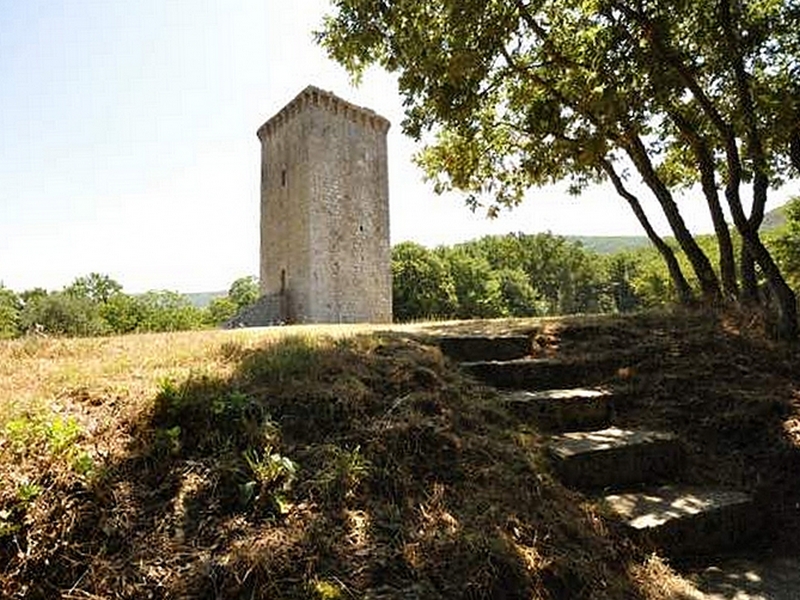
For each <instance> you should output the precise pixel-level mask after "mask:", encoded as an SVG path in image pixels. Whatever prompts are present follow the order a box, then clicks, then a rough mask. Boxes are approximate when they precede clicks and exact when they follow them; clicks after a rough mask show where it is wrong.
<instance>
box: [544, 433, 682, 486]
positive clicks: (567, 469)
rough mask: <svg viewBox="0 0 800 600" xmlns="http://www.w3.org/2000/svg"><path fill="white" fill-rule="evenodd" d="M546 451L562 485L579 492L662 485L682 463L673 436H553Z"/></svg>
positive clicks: (627, 434)
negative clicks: (653, 483)
mask: <svg viewBox="0 0 800 600" xmlns="http://www.w3.org/2000/svg"><path fill="white" fill-rule="evenodd" d="M548 450H549V452H550V455H551V457H552V461H553V467H554V469H555V471H556V472H557V473H558V475H559V477H560V479H561V481H562V482H563V483H564V484H565V485H567V486H569V487H574V488H580V489H592V488H621V487H624V486H629V485H634V484H644V483H649V482H658V481H665V480H666V479H667V478H668V477H669V476H671V475H673V474H674V473H675V472H676V471H677V470H678V469H679V468H680V466H681V463H682V462H683V449H682V447H681V445H680V444H679V442H678V440H677V438H676V437H675V436H674V435H673V434H671V433H664V432H658V431H642V430H629V429H619V428H617V427H609V428H607V429H600V430H596V431H576V432H571V433H564V434H561V435H556V436H552V437H551V438H550V441H549V442H548Z"/></svg>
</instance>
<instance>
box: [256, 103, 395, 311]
mask: <svg viewBox="0 0 800 600" xmlns="http://www.w3.org/2000/svg"><path fill="white" fill-rule="evenodd" d="M388 128H389V123H388V121H386V120H385V119H384V118H383V117H380V116H378V115H376V114H375V113H374V112H372V111H369V110H366V109H363V108H360V107H356V106H354V105H352V104H349V103H347V102H345V101H344V100H341V99H340V98H337V97H336V96H334V95H333V94H330V93H328V92H323V91H321V90H319V89H317V88H314V87H309V88H306V90H304V91H303V92H302V93H301V94H300V95H299V96H297V98H295V99H294V100H293V101H292V102H290V103H289V104H288V105H287V106H286V107H285V108H284V109H283V110H282V111H281V112H279V113H278V114H277V115H276V116H275V117H273V118H272V119H270V120H269V121H267V123H265V124H264V126H262V127H261V129H259V138H260V139H261V141H262V188H261V194H262V195H261V203H262V204H261V232H262V241H261V292H262V294H278V293H281V292H283V293H284V294H285V295H286V297H287V298H288V301H287V302H286V309H285V310H286V312H287V314H286V315H285V319H284V320H287V321H290V322H365V321H368V322H388V321H391V315H392V307H391V295H392V290H391V266H390V261H391V257H390V246H389V202H388V175H387V171H388V169H387V147H386V133H387V131H388Z"/></svg>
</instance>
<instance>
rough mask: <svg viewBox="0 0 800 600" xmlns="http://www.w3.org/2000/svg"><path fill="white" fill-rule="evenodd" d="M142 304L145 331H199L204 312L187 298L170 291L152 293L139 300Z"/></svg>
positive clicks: (142, 325)
mask: <svg viewBox="0 0 800 600" xmlns="http://www.w3.org/2000/svg"><path fill="white" fill-rule="evenodd" d="M137 301H138V302H140V303H141V307H142V312H143V320H142V323H141V326H140V329H142V330H144V331H185V330H188V329H199V328H201V326H202V324H203V315H202V311H201V310H200V309H199V308H197V307H195V306H193V305H192V303H191V302H190V301H189V299H188V298H186V296H184V295H182V294H179V293H178V292H173V291H170V290H161V291H150V292H147V293H145V294H142V295H141V296H139V297H138V298H137Z"/></svg>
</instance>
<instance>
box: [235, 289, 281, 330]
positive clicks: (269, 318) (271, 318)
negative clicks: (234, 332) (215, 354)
mask: <svg viewBox="0 0 800 600" xmlns="http://www.w3.org/2000/svg"><path fill="white" fill-rule="evenodd" d="M285 302H286V297H285V296H282V295H281V294H270V295H269V296H261V297H260V298H259V299H258V300H257V301H256V302H255V303H254V304H251V305H250V306H246V307H244V308H243V309H242V310H240V311H239V312H238V313H236V315H235V316H233V317H232V318H231V319H230V320H228V321H227V322H226V323H225V328H226V329H235V328H237V327H262V326H266V325H283V324H284V322H283V315H284V314H286V308H285Z"/></svg>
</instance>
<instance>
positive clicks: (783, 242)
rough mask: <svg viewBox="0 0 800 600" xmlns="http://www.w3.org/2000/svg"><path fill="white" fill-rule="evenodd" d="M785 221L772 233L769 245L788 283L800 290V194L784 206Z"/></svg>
mask: <svg viewBox="0 0 800 600" xmlns="http://www.w3.org/2000/svg"><path fill="white" fill-rule="evenodd" d="M784 211H785V214H786V222H785V223H784V224H783V226H781V227H780V229H779V230H778V231H776V232H775V233H774V235H773V239H772V240H771V241H770V245H771V246H772V247H774V248H775V250H774V252H775V256H776V258H777V260H778V263H779V264H780V265H781V268H782V269H783V272H784V273H786V278H787V280H788V281H789V283H790V285H791V286H792V287H793V288H794V289H795V290H800V196H798V197H795V198H793V199H792V200H790V201H789V202H788V203H787V204H786V206H785V208H784Z"/></svg>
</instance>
